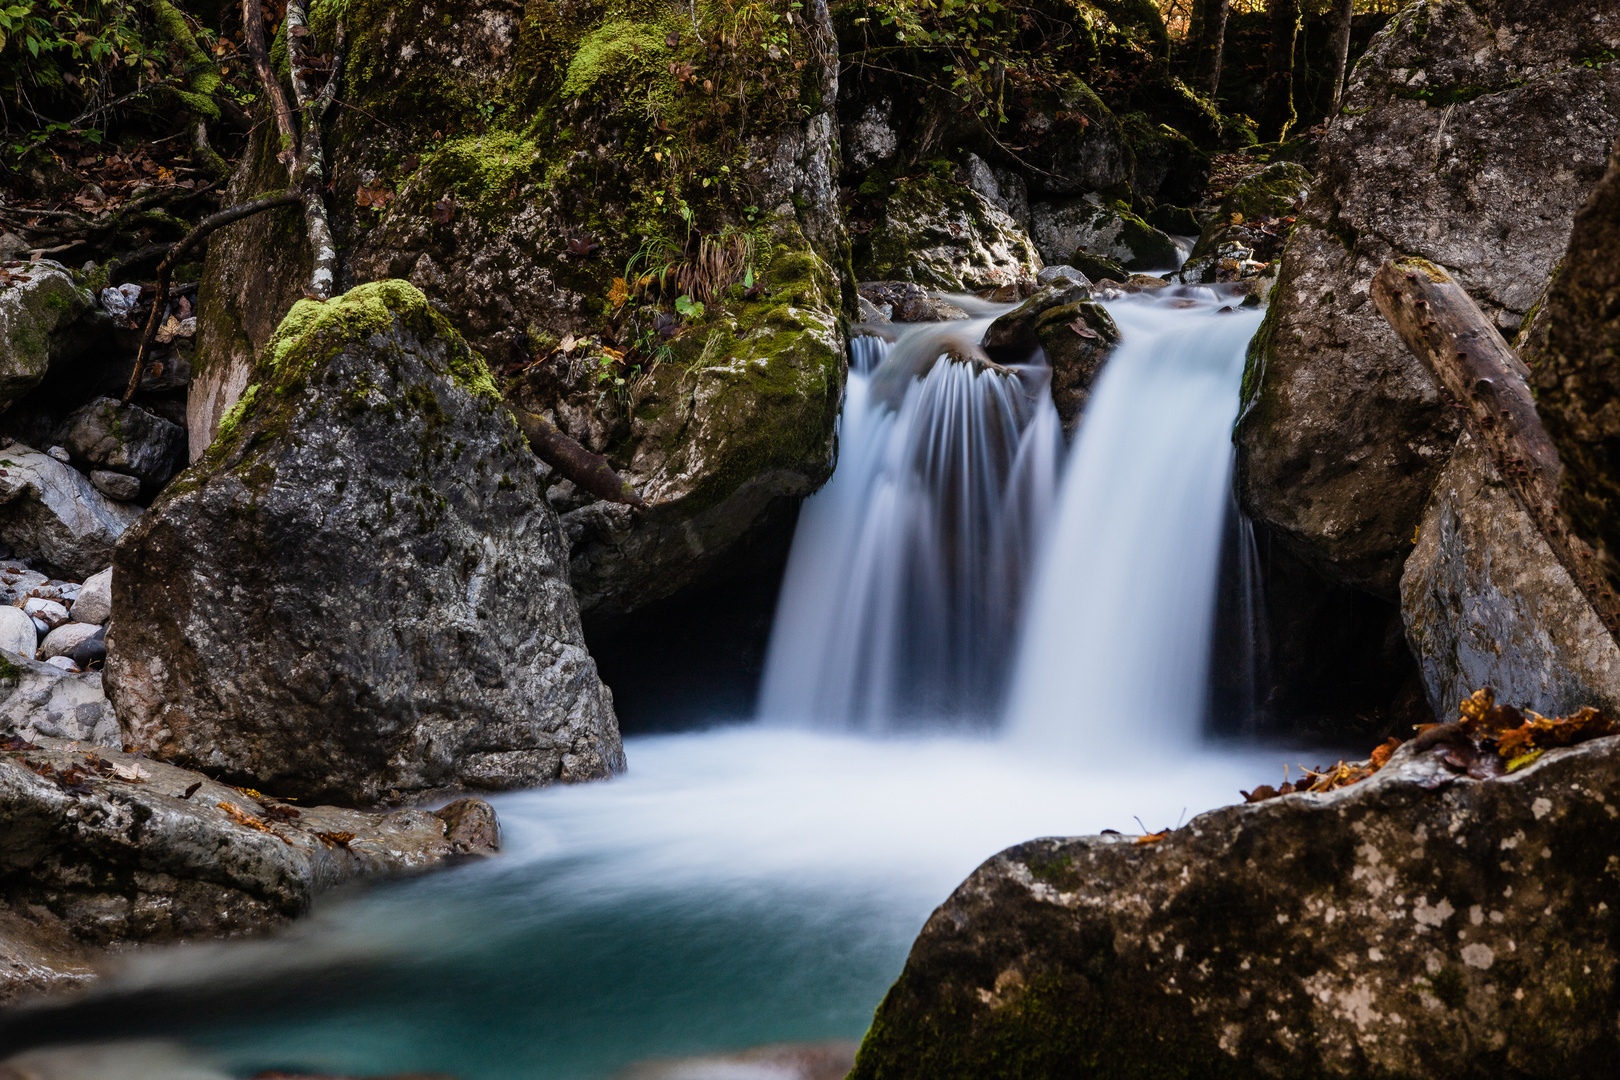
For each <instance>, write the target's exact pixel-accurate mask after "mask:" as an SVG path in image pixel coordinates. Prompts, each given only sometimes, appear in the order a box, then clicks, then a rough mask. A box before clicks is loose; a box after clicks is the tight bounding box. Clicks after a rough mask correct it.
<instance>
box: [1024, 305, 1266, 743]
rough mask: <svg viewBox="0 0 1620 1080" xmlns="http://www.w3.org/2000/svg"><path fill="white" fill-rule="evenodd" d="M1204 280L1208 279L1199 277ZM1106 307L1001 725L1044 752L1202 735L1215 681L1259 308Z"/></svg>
mask: <svg viewBox="0 0 1620 1080" xmlns="http://www.w3.org/2000/svg"><path fill="white" fill-rule="evenodd" d="M1204 291H1205V292H1207V290H1204ZM1223 306H1224V305H1223V304H1221V303H1220V302H1219V301H1218V300H1216V298H1215V296H1214V294H1212V293H1211V294H1209V298H1208V300H1207V302H1205V303H1203V304H1202V305H1201V306H1199V307H1197V308H1192V309H1177V308H1172V307H1169V306H1167V305H1166V304H1164V303H1163V302H1155V301H1148V300H1141V299H1131V300H1125V301H1121V302H1118V303H1115V304H1113V305H1111V306H1110V308H1109V310H1110V313H1111V314H1112V315H1113V316H1114V319H1115V321H1116V322H1117V323H1118V324H1119V327H1120V331H1121V343H1120V346H1119V347H1118V349H1117V350H1116V351H1115V353H1114V355H1113V356H1112V357H1110V358H1109V360H1108V363H1107V365H1106V366H1105V367H1104V369H1103V371H1102V374H1101V377H1100V378H1099V379H1098V381H1097V383H1096V386H1095V388H1094V390H1093V393H1092V397H1091V400H1090V402H1089V403H1088V407H1087V411H1086V415H1085V419H1084V421H1083V422H1082V424H1081V427H1080V431H1079V435H1078V437H1077V439H1076V442H1075V446H1074V451H1073V455H1072V459H1071V462H1070V465H1069V469H1068V473H1067V475H1066V476H1065V477H1064V479H1063V489H1062V495H1061V496H1060V498H1059V502H1058V511H1057V516H1056V521H1055V523H1054V526H1053V530H1052V534H1051V536H1050V538H1049V539H1048V541H1047V543H1046V544H1045V550H1044V551H1043V553H1042V556H1041V568H1040V571H1039V573H1038V574H1037V576H1036V579H1035V585H1034V588H1033V590H1032V602H1031V606H1030V607H1031V609H1030V613H1029V619H1028V621H1027V622H1026V623H1025V625H1024V629H1023V635H1022V639H1021V646H1020V649H1019V657H1018V662H1017V667H1016V673H1015V675H1014V678H1013V690H1012V697H1011V701H1010V704H1009V707H1008V713H1007V727H1008V731H1009V734H1010V735H1011V736H1012V737H1013V738H1014V739H1017V740H1018V741H1020V742H1022V743H1024V744H1025V745H1026V746H1031V747H1039V748H1040V749H1041V751H1042V752H1044V753H1060V754H1078V753H1081V752H1085V753H1094V752H1096V751H1097V750H1098V749H1099V748H1106V749H1109V750H1115V751H1123V750H1125V749H1127V748H1130V747H1141V746H1143V745H1153V746H1175V747H1184V748H1192V747H1194V746H1196V745H1197V743H1198V739H1199V729H1200V725H1201V724H1202V722H1203V720H1204V716H1205V710H1206V707H1207V703H1208V690H1209V656H1210V646H1211V630H1212V626H1213V620H1214V614H1215V610H1214V608H1215V594H1216V585H1217V573H1218V570H1219V566H1220V553H1221V539H1222V533H1223V530H1224V527H1225V523H1226V513H1227V510H1228V506H1229V504H1230V498H1231V496H1230V494H1229V492H1230V487H1231V474H1232V443H1231V435H1230V432H1231V425H1232V420H1233V418H1234V417H1235V416H1236V415H1237V404H1238V383H1239V379H1240V377H1241V375H1242V371H1243V359H1244V352H1245V349H1246V347H1247V345H1248V342H1249V339H1250V337H1252V336H1253V334H1254V332H1255V330H1256V329H1257V328H1258V326H1259V322H1260V314H1259V313H1258V312H1252V311H1251V312H1243V311H1233V310H1231V309H1230V308H1227V309H1226V310H1225V312H1224V313H1223V312H1221V311H1220V308H1222V307H1223Z"/></svg>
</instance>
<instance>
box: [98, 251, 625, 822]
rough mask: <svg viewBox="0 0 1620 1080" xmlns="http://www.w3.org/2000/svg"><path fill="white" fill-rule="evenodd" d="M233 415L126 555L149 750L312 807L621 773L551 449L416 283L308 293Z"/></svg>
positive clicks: (131, 716) (124, 601) (116, 598)
mask: <svg viewBox="0 0 1620 1080" xmlns="http://www.w3.org/2000/svg"><path fill="white" fill-rule="evenodd" d="M222 430H223V433H222V436H221V438H220V439H219V440H218V441H217V442H216V443H215V444H214V445H213V447H211V448H210V451H209V453H208V455H207V456H206V457H205V458H204V459H203V460H202V461H201V462H200V463H198V464H197V465H195V466H193V467H192V468H191V469H190V470H189V471H188V472H187V473H186V474H185V475H184V476H183V477H182V478H180V479H179V480H178V481H176V482H175V483H173V484H171V485H170V486H169V487H168V488H167V489H166V490H165V492H164V494H163V495H162V496H160V498H159V500H158V502H157V503H155V504H154V506H153V508H152V510H151V511H150V512H149V513H148V515H147V516H146V517H145V518H144V519H143V520H142V521H141V523H140V524H139V525H138V526H137V527H136V529H135V531H134V532H133V533H131V534H130V535H129V536H128V537H126V539H125V540H124V542H123V543H121V544H120V545H119V546H118V551H117V555H116V557H115V559H114V562H113V580H112V611H113V616H112V622H111V630H110V632H109V634H108V639H107V685H108V692H109V695H110V696H111V697H112V698H113V700H114V702H115V703H116V705H117V707H118V714H119V718H120V720H121V721H122V722H123V723H124V725H125V727H126V730H127V731H128V733H129V740H130V741H131V742H133V743H134V744H136V745H138V746H140V747H142V748H143V749H145V750H147V751H148V752H149V753H152V754H155V755H157V756H159V757H162V758H180V759H186V760H190V761H196V762H197V763H199V764H200V765H202V766H204V767H207V768H210V769H214V770H217V771H219V772H221V773H225V774H229V775H232V776H241V777H247V778H251V780H252V781H253V782H254V786H257V787H259V788H260V789H261V790H270V791H276V792H279V793H282V794H286V795H292V796H297V797H299V798H301V799H303V800H305V801H306V802H307V801H313V800H316V799H325V800H331V801H337V802H345V803H350V804H363V803H373V802H379V801H390V800H403V799H409V798H420V797H423V796H426V795H428V794H429V793H432V792H437V791H441V790H446V789H453V788H457V787H477V788H487V789H499V788H511V787H519V786H532V785H538V784H545V783H551V782H553V781H557V780H565V781H576V780H589V779H594V778H598V777H603V776H606V775H608V774H609V773H610V772H612V771H615V770H617V769H619V768H622V766H623V752H622V750H621V748H620V743H619V733H618V726H617V722H616V721H615V719H614V715H613V707H612V698H611V695H610V694H609V693H608V691H607V689H606V688H605V687H603V686H602V684H601V682H600V680H599V679H598V678H597V674H596V666H595V664H594V663H593V662H592V660H591V658H590V656H589V654H588V653H587V652H586V651H585V647H584V644H583V641H582V639H581V635H580V629H579V618H578V614H577V609H576V607H575V604H574V598H573V594H572V592H571V591H570V589H569V585H568V573H567V566H566V554H565V549H564V548H563V546H562V538H561V535H560V533H559V530H558V525H557V520H556V517H555V515H554V514H553V513H552V511H551V509H550V507H549V506H548V505H547V503H546V501H545V498H544V496H543V494H542V490H541V487H540V481H541V477H540V469H539V465H538V462H537V461H536V459H535V458H534V457H533V456H532V455H531V454H530V452H529V451H528V449H527V447H526V446H525V444H524V441H523V436H522V435H521V433H520V432H519V430H518V428H517V425H516V423H515V422H514V421H513V419H512V417H511V415H510V413H509V412H508V411H507V410H506V408H505V406H504V405H503V404H502V402H501V399H500V397H499V395H498V394H497V393H496V391H495V388H494V385H493V383H492V382H491V381H490V376H489V373H488V369H487V368H486V367H485V366H484V362H483V360H482V358H481V357H479V355H478V354H477V353H475V352H473V351H472V350H471V349H469V348H468V347H467V346H466V344H465V343H464V342H463V341H462V340H461V339H460V337H459V336H458V335H457V334H456V333H455V331H454V330H453V329H452V328H451V327H450V326H449V324H448V323H447V322H446V320H445V319H444V317H443V316H441V315H439V314H437V313H436V312H435V311H433V309H432V308H431V307H430V306H429V305H428V303H427V301H426V299H425V298H424V297H423V296H422V294H421V293H420V292H418V291H417V290H416V289H415V288H413V287H412V286H410V285H408V284H406V283H405V282H400V281H388V282H378V283H376V284H373V285H364V286H360V287H359V288H356V289H354V290H351V291H350V292H349V293H348V294H346V295H345V296H343V297H342V298H340V299H335V300H333V301H330V302H328V303H325V304H318V303H314V302H309V301H305V302H303V303H301V304H300V305H298V306H297V307H295V308H294V309H293V311H292V312H291V313H290V314H289V315H288V318H287V320H286V322H285V324H284V326H283V329H282V331H281V332H280V333H279V334H278V335H277V337H276V338H274V339H273V340H272V341H271V343H270V344H269V345H268V346H267V347H266V349H265V350H264V356H263V359H262V364H261V367H260V369H259V372H258V375H257V381H256V382H255V383H254V385H253V387H251V388H250V390H249V392H248V393H246V394H244V396H243V398H242V401H241V402H240V403H239V404H238V406H237V408H236V409H235V410H233V411H232V414H231V415H230V416H228V417H227V418H226V420H225V422H224V424H223V429H222ZM216 582H229V583H230V584H229V585H228V586H226V587H221V586H218V585H216V584H214V583H216ZM125 613H128V614H127V616H126V615H125Z"/></svg>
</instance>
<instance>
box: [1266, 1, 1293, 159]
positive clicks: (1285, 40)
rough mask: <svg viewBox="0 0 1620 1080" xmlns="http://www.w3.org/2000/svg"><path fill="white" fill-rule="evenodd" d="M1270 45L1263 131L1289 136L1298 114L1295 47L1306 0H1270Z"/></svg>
mask: <svg viewBox="0 0 1620 1080" xmlns="http://www.w3.org/2000/svg"><path fill="white" fill-rule="evenodd" d="M1266 11H1267V14H1268V15H1269V16H1270V24H1271V45H1270V47H1269V48H1268V49H1267V50H1266V86H1265V98H1264V102H1263V104H1262V105H1261V107H1260V133H1261V135H1262V136H1263V137H1264V138H1265V139H1267V140H1268V141H1276V142H1281V141H1282V140H1283V139H1286V138H1287V137H1288V129H1289V128H1291V127H1293V126H1294V121H1295V120H1298V119H1299V114H1298V113H1297V112H1295V111H1294V47H1295V45H1296V44H1297V43H1298V41H1299V23H1300V18H1301V15H1302V13H1303V0H1271V3H1270V4H1269V5H1268V7H1267V8H1266Z"/></svg>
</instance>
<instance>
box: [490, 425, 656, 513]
mask: <svg viewBox="0 0 1620 1080" xmlns="http://www.w3.org/2000/svg"><path fill="white" fill-rule="evenodd" d="M512 415H513V416H515V417H516V418H517V422H518V427H520V428H522V429H523V434H524V435H525V436H526V437H527V438H528V440H529V446H530V447H531V448H532V449H533V450H534V453H535V456H536V457H538V458H539V459H540V460H541V461H544V462H545V463H546V464H547V465H550V466H551V467H552V468H553V469H556V470H557V471H558V472H559V473H561V474H562V475H563V476H564V477H565V478H567V479H569V480H572V481H573V482H574V485H575V486H576V487H578V488H579V489H580V490H581V491H586V492H589V493H590V494H592V495H595V496H596V497H597V498H598V499H606V500H607V501H608V502H616V503H624V504H625V505H626V506H633V507H635V508H636V509H637V510H646V509H647V508H648V507H647V502H646V500H644V499H643V498H642V497H641V496H640V495H639V494H637V493H636V489H635V488H634V487H632V486H631V484H630V481H628V480H626V479H625V478H624V477H622V476H620V475H619V474H618V473H616V472H614V471H613V466H611V465H609V464H608V460H607V458H605V457H603V456H602V455H601V454H593V453H591V452H590V451H589V450H587V449H585V448H584V447H583V446H581V445H580V444H579V443H577V442H575V441H574V440H573V439H571V438H569V437H568V436H567V435H566V434H564V433H563V431H562V429H561V428H559V427H558V426H557V425H556V424H553V423H552V422H551V421H550V420H547V419H546V418H545V417H544V416H542V415H540V414H539V413H535V412H530V411H529V410H528V409H525V408H523V407H522V406H520V405H515V404H514V405H512Z"/></svg>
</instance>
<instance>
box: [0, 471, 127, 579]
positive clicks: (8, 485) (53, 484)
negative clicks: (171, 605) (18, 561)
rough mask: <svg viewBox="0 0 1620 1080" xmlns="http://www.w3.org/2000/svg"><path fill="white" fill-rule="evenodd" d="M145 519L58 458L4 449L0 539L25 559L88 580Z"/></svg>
mask: <svg viewBox="0 0 1620 1080" xmlns="http://www.w3.org/2000/svg"><path fill="white" fill-rule="evenodd" d="M140 516H141V509H140V507H138V506H128V505H125V504H124V503H115V502H112V501H110V500H108V499H107V498H106V497H105V496H104V495H102V494H101V492H99V491H97V490H96V489H95V488H93V487H91V486H90V481H88V480H86V479H85V478H84V475H83V474H82V473H80V472H78V471H77V470H76V469H73V468H72V467H71V466H68V465H64V464H62V463H61V462H60V461H57V460H56V459H55V458H52V457H49V456H47V455H45V454H41V453H39V452H38V451H35V450H31V449H29V448H28V447H26V446H23V445H21V444H13V445H11V446H10V447H7V448H6V449H4V450H0V540H4V541H5V542H6V543H7V544H9V545H11V547H12V549H13V550H14V551H15V552H16V553H17V554H18V555H19V556H22V557H24V558H32V559H37V560H39V561H41V562H43V563H44V564H45V565H46V566H47V567H49V568H51V569H52V570H54V571H56V572H58V573H62V574H65V575H67V576H69V577H74V578H82V577H85V576H86V575H89V574H93V573H95V572H96V571H97V570H100V569H101V568H102V567H104V566H106V565H107V564H108V563H110V562H111V561H112V549H113V545H114V544H115V543H117V542H118V538H119V537H120V536H122V535H123V533H124V530H125V529H127V528H129V526H130V525H131V523H133V522H134V521H135V519H137V518H138V517H140Z"/></svg>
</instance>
